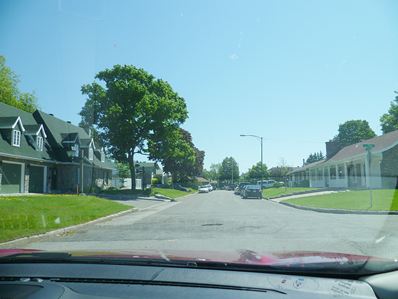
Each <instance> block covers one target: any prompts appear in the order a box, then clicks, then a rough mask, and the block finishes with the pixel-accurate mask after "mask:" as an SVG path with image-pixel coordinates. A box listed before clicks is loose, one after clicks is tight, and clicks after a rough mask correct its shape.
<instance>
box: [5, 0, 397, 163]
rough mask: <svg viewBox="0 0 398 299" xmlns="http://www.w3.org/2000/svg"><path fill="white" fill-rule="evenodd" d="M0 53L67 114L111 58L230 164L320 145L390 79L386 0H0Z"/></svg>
mask: <svg viewBox="0 0 398 299" xmlns="http://www.w3.org/2000/svg"><path fill="white" fill-rule="evenodd" d="M0 55H4V56H5V57H6V59H7V63H8V65H9V66H10V67H11V68H12V69H13V70H14V71H15V72H16V73H17V74H18V75H19V76H20V79H21V83H20V88H21V89H22V90H23V91H34V92H35V94H36V96H37V98H38V101H39V105H40V107H41V108H42V109H43V110H44V111H46V112H48V113H54V114H55V115H56V116H58V117H60V118H63V119H65V120H71V121H72V122H74V123H78V121H79V116H78V112H79V111H80V108H81V107H82V105H83V104H84V101H85V98H84V97H83V96H82V95H81V93H80V87H81V85H82V84H85V83H90V82H92V81H93V78H94V75H95V74H96V73H97V72H98V71H100V70H102V69H104V68H109V67H111V66H112V65H114V64H133V65H135V66H138V67H142V68H144V69H146V70H147V71H149V72H150V73H152V74H154V75H155V76H157V77H159V78H162V79H165V80H167V81H168V82H170V83H171V85H172V86H173V87H174V89H175V90H176V91H177V92H178V93H179V94H180V95H181V96H183V97H184V98H185V99H186V101H187V104H188V109H189V119H188V120H187V122H186V123H185V124H184V128H186V129H188V130H189V131H190V132H191V133H192V135H193V139H194V143H195V144H196V145H197V146H198V147H199V148H201V149H203V150H205V151H206V160H205V165H206V166H207V167H208V166H209V165H210V164H211V163H215V162H220V161H221V160H222V159H223V158H224V157H225V156H233V157H235V158H236V159H237V161H238V163H239V164H240V167H241V170H246V169H247V168H248V167H249V166H251V165H252V164H254V163H256V162H257V161H258V160H259V156H260V153H259V144H258V142H257V141H256V140H254V139H249V138H246V139H245V138H241V137H239V134H241V133H247V134H249V133H251V134H258V135H262V136H264V138H265V141H264V145H265V148H264V157H265V163H266V164H267V165H269V166H275V165H277V164H278V163H279V162H280V160H281V159H282V158H283V159H285V161H286V162H287V163H288V164H289V165H293V166H297V165H299V164H300V163H301V160H302V158H304V157H306V156H308V154H309V153H311V152H314V151H319V150H323V151H324V141H327V140H328V139H330V138H332V137H333V136H334V135H335V134H336V132H337V128H338V124H339V123H342V122H344V121H346V120H349V119H366V120H368V121H369V123H370V125H371V127H372V128H373V129H374V130H375V131H376V133H378V134H379V133H380V126H379V117H380V115H381V114H383V113H384V112H385V111H386V110H387V109H388V106H389V102H390V101H391V100H393V98H394V93H393V92H394V90H397V89H398V80H397V79H398V76H397V75H398V1H394V0H392V1H365V0H359V1H353V0H351V1H347V0H342V1H281V0H276V1H265V0H264V1H263V0H259V1H244V0H242V1H232V0H230V1H214V0H208V1H207V0H200V1H185V0H181V1H163V0H158V1H148V0H142V1H132V0H131V1H98V0H97V1H90V0H86V1H82V0H68V1H62V0H58V1H55V0H51V1H50V0H49V1H33V0H32V1H17V0H12V1H6V0H0Z"/></svg>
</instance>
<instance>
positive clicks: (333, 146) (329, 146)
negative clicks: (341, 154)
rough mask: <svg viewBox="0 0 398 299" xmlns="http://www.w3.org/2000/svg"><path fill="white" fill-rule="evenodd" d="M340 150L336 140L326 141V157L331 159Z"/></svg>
mask: <svg viewBox="0 0 398 299" xmlns="http://www.w3.org/2000/svg"><path fill="white" fill-rule="evenodd" d="M339 150H340V147H339V145H338V144H337V142H336V141H332V140H330V141H327V142H326V159H330V158H331V157H333V156H334V155H335V154H337V152H338V151H339Z"/></svg>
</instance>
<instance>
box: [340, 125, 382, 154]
mask: <svg viewBox="0 0 398 299" xmlns="http://www.w3.org/2000/svg"><path fill="white" fill-rule="evenodd" d="M375 136H376V133H375V132H374V131H373V130H372V129H371V128H370V126H369V123H368V122H367V121H366V120H349V121H346V122H345V123H343V124H340V125H339V133H338V134H337V136H335V137H334V139H333V141H335V142H337V144H338V145H339V147H340V148H343V147H345V146H348V145H351V144H355V143H358V142H361V141H362V140H366V139H370V138H372V137H375Z"/></svg>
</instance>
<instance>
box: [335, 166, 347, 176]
mask: <svg viewBox="0 0 398 299" xmlns="http://www.w3.org/2000/svg"><path fill="white" fill-rule="evenodd" d="M337 172H338V175H339V179H344V178H345V172H344V165H343V164H340V165H339V166H337Z"/></svg>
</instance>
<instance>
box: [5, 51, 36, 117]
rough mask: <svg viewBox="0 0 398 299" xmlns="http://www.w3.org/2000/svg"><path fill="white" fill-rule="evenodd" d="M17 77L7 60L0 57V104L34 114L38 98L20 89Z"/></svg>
mask: <svg viewBox="0 0 398 299" xmlns="http://www.w3.org/2000/svg"><path fill="white" fill-rule="evenodd" d="M18 83H19V79H18V77H17V75H16V74H15V73H14V72H13V71H12V70H11V69H10V68H9V67H8V66H7V65H6V59H5V57H4V56H1V55H0V102H3V103H5V104H8V105H11V106H14V107H16V108H18V109H21V110H24V111H27V112H33V111H35V110H36V109H37V104H36V97H35V96H34V95H33V94H32V93H28V92H21V91H20V90H19V89H18Z"/></svg>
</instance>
